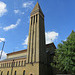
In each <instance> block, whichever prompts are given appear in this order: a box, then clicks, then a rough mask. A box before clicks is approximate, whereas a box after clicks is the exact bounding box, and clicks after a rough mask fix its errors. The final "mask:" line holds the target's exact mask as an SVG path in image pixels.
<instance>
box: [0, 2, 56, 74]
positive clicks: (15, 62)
mask: <svg viewBox="0 0 75 75" xmlns="http://www.w3.org/2000/svg"><path fill="white" fill-rule="evenodd" d="M55 49H56V47H55V45H54V43H50V44H45V27H44V14H43V12H42V10H41V8H40V5H39V3H38V2H37V4H36V5H35V7H34V9H33V10H32V12H31V15H30V27H29V40H28V48H27V50H21V51H17V52H13V53H9V54H7V58H6V59H5V60H2V61H0V75H56V74H55V72H53V68H52V67H51V66H50V63H51V62H52V60H53V56H54V50H55Z"/></svg>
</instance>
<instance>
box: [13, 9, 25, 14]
mask: <svg viewBox="0 0 75 75" xmlns="http://www.w3.org/2000/svg"><path fill="white" fill-rule="evenodd" d="M14 13H15V14H22V15H23V14H24V12H21V11H20V10H18V9H15V10H14Z"/></svg>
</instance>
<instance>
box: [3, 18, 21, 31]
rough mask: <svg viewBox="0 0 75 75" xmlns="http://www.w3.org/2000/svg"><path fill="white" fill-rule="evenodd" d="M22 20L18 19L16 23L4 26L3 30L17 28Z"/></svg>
mask: <svg viewBox="0 0 75 75" xmlns="http://www.w3.org/2000/svg"><path fill="white" fill-rule="evenodd" d="M20 21H21V19H18V20H17V22H16V24H11V25H10V26H7V27H4V28H3V30H5V31H8V30H10V29H13V28H16V27H17V26H18V25H19V23H20Z"/></svg>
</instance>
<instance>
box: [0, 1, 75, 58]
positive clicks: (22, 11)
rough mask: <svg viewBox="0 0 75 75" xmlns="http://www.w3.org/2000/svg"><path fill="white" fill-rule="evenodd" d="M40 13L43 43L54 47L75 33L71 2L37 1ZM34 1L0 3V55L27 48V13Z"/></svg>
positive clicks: (3, 55) (4, 55) (73, 12)
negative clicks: (43, 20)
mask: <svg viewBox="0 0 75 75" xmlns="http://www.w3.org/2000/svg"><path fill="white" fill-rule="evenodd" d="M38 2H39V4H40V7H41V9H42V11H43V13H44V16H45V17H44V19H45V37H46V44H48V43H51V42H54V44H55V46H56V47H57V45H58V44H59V43H61V41H62V40H64V41H65V40H66V38H67V37H68V36H69V35H70V33H71V31H72V30H74V31H75V0H38ZM36 3H37V0H13V1H12V0H0V52H1V49H2V46H3V42H2V41H5V46H4V51H3V54H2V59H4V58H6V54H7V53H11V52H14V51H19V50H23V49H27V42H28V34H29V21H30V13H31V11H32V10H33V8H34V6H35V5H36Z"/></svg>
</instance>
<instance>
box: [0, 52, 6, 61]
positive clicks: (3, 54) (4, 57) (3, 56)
mask: <svg viewBox="0 0 75 75" xmlns="http://www.w3.org/2000/svg"><path fill="white" fill-rule="evenodd" d="M0 55H1V51H0ZM6 57H7V55H6V53H5V52H4V51H3V52H2V56H1V59H0V61H1V60H3V59H6Z"/></svg>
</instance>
